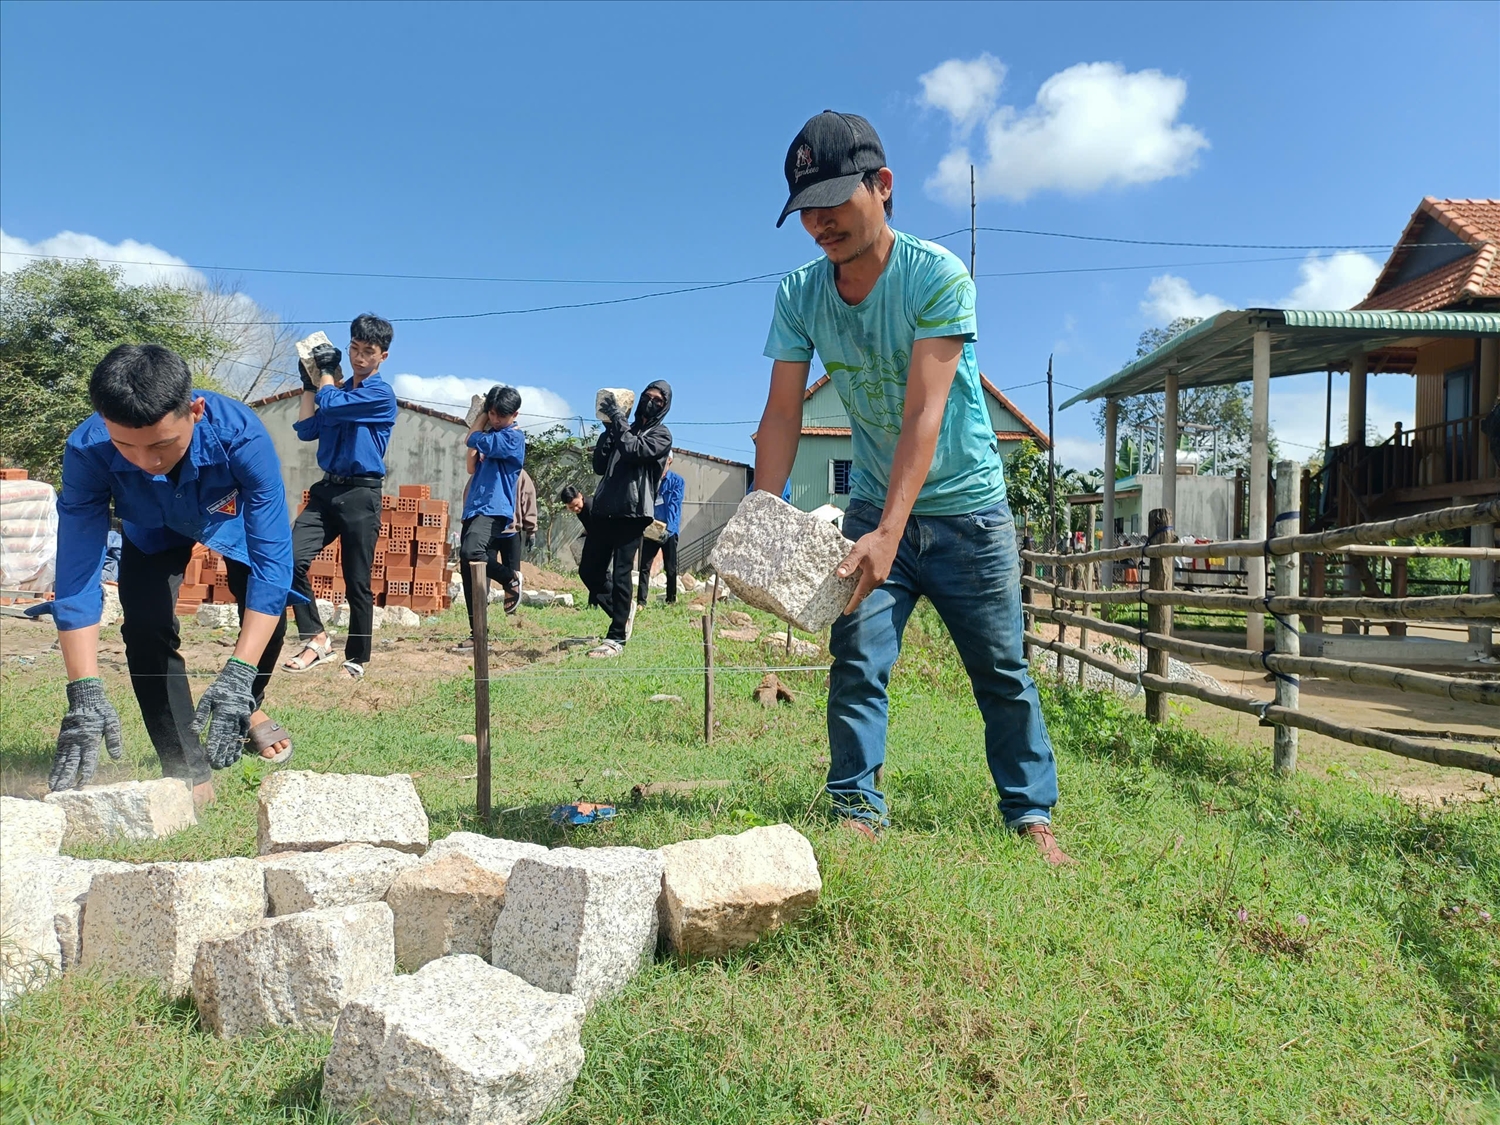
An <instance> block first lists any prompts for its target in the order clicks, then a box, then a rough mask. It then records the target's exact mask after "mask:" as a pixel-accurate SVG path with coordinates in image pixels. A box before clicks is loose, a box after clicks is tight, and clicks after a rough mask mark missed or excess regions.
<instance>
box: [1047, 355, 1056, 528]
mask: <svg viewBox="0 0 1500 1125" xmlns="http://www.w3.org/2000/svg"><path fill="white" fill-rule="evenodd" d="M1052 418H1053V414H1052V357H1051V356H1050V355H1049V356H1048V357H1047V519H1048V527H1049V529H1050V530H1051V534H1052V538H1051V540H1050V541H1049V542H1048V544H1047V550H1049V551H1055V550H1057V439H1056V438H1054V437H1053V436H1052Z"/></svg>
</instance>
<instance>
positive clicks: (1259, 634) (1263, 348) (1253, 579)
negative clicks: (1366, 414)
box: [1245, 328, 1271, 652]
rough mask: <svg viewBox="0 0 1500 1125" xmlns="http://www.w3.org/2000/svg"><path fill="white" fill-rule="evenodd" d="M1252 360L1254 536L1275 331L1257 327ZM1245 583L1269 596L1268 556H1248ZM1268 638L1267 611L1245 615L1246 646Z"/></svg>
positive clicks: (1261, 512) (1255, 647) (1262, 515)
mask: <svg viewBox="0 0 1500 1125" xmlns="http://www.w3.org/2000/svg"><path fill="white" fill-rule="evenodd" d="M1252 347H1253V352H1252V355H1251V361H1250V538H1251V539H1255V540H1263V539H1265V537H1266V470H1267V469H1268V468H1269V466H1268V465H1267V463H1266V450H1267V447H1268V445H1269V437H1270V415H1271V333H1270V331H1269V330H1268V329H1265V328H1260V329H1257V330H1256V333H1255V338H1254V340H1253V342H1252ZM1245 585H1246V587H1247V591H1246V592H1247V593H1249V594H1250V596H1251V597H1256V598H1263V597H1265V596H1266V560H1265V556H1264V555H1253V556H1251V557H1250V558H1248V559H1246V560H1245ZM1265 639H1266V619H1265V615H1264V614H1260V613H1249V614H1246V615H1245V647H1246V648H1247V649H1249V650H1250V651H1251V652H1260V651H1261V648H1262V646H1263V645H1264V643H1265Z"/></svg>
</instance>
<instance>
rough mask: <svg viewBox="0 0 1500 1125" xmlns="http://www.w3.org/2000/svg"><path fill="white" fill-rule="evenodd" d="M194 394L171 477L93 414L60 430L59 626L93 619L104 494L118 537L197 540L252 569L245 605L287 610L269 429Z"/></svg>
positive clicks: (284, 549) (164, 544)
mask: <svg viewBox="0 0 1500 1125" xmlns="http://www.w3.org/2000/svg"><path fill="white" fill-rule="evenodd" d="M194 397H195V398H200V399H202V400H203V403H204V410H203V417H202V419H201V420H200V421H199V422H198V423H197V425H195V426H194V427H193V440H192V443H191V444H190V445H189V446H188V451H187V453H186V454H184V455H183V459H182V462H181V468H180V470H179V472H178V476H177V481H176V483H173V481H172V480H171V478H170V477H167V476H152V475H150V474H149V473H147V472H146V471H145V470H143V469H138V468H136V467H135V466H134V465H132V464H131V463H130V462H129V461H127V460H126V459H125V458H124V457H123V456H121V454H120V452H119V450H117V449H116V448H115V447H114V444H113V443H112V442H111V441H110V440H109V431H108V430H106V429H105V427H104V419H103V418H101V417H99V415H97V414H93V415H90V416H89V418H87V419H86V420H85V421H84V422H83V424H82V425H80V426H79V427H78V428H77V429H76V430H74V431H73V432H72V433H71V434H69V435H68V442H67V445H66V447H65V448H64V450H63V473H62V477H63V479H62V492H61V493H60V494H59V495H58V499H57V598H56V601H54V602H52V603H50V608H51V610H52V614H53V616H54V618H55V619H56V621H57V627H58V628H59V629H62V630H68V629H82V628H84V627H86V626H89V625H97V624H98V623H99V618H100V616H101V612H102V610H103V606H104V588H103V586H102V585H101V584H100V574H101V572H102V570H103V568H104V555H105V550H106V548H107V545H108V542H109V506H110V501H111V500H113V501H114V506H115V514H116V515H117V516H119V517H120V519H121V521H122V522H123V524H124V534H125V538H126V539H129V540H130V542H131V543H133V544H135V546H137V547H139V548H140V549H141V550H142V551H144V552H145V553H147V554H156V553H157V552H159V551H165V550H168V549H170V548H172V547H182V546H187V545H189V544H192V543H202V544H203V545H204V546H206V547H209V548H210V549H212V550H215V551H218V552H219V554H221V555H223V556H224V557H225V558H229V559H234V560H235V561H236V562H241V563H244V564H245V565H246V566H248V567H249V568H250V578H249V581H248V582H247V583H246V586H245V608H246V609H253V610H255V611H256V612H257V613H269V614H272V615H280V614H282V613H284V612H285V611H286V607H287V594H288V592H289V591H290V590H291V587H292V521H291V518H290V517H289V516H288V515H287V510H286V489H285V488H284V487H283V486H282V483H281V461H280V460H279V459H278V458H277V456H276V447H275V446H274V445H272V444H271V435H270V434H269V433H267V432H266V427H265V426H264V425H263V424H262V423H261V420H260V419H259V418H257V417H256V416H255V414H254V412H252V411H251V410H250V409H249V407H247V406H244V405H243V404H242V403H239V402H236V401H235V400H234V399H232V398H226V397H225V396H224V395H219V394H214V393H213V392H212V391H195V392H194ZM297 600H299V601H300V600H301V599H300V598H298V599H297Z"/></svg>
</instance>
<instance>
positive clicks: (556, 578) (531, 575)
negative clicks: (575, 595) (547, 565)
mask: <svg viewBox="0 0 1500 1125" xmlns="http://www.w3.org/2000/svg"><path fill="white" fill-rule="evenodd" d="M521 578H522V579H523V580H524V581H525V583H526V585H528V586H530V587H531V588H532V589H534V590H568V589H572V588H575V587H576V588H578V589H582V588H583V584H582V583H581V582H579V581H578V579H577V577H573V578H565V577H563V576H562V575H561V574H558V573H557V572H556V571H554V570H543V569H542V568H541V567H539V566H532V565H531V563H529V562H523V563H522V564H521Z"/></svg>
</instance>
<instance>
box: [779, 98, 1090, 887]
mask: <svg viewBox="0 0 1500 1125" xmlns="http://www.w3.org/2000/svg"><path fill="white" fill-rule="evenodd" d="M784 171H785V175H786V182H787V187H788V189H789V192H790V195H789V198H788V200H787V204H786V206H785V208H783V210H782V212H781V218H780V219H779V220H777V224H776V225H777V226H780V225H781V223H782V222H784V221H785V220H786V217H787V216H788V215H790V214H792V213H794V212H799V213H800V216H801V220H802V226H803V227H804V229H806V231H807V233H808V234H809V235H811V236H812V238H813V239H814V241H816V242H817V244H818V247H819V249H821V250H822V252H823V257H821V258H818V259H817V260H815V261H813V262H810V263H808V264H807V265H805V266H803V267H802V268H801V269H799V270H796V271H795V272H793V273H791V274H789V275H788V276H787V277H786V278H785V279H783V280H782V282H781V286H780V288H779V289H778V291H777V294H776V311H775V316H774V318H773V320H772V324H771V331H770V336H769V338H768V340H767V342H766V350H765V354H766V356H767V357H768V358H769V359H771V361H772V366H771V389H770V394H769V396H768V398H767V401H766V409H765V414H764V416H763V417H762V419H761V424H760V430H759V432H758V434H757V439H756V454H755V486H756V487H757V488H759V489H762V490H763V491H766V492H770V493H772V494H773V495H774V494H777V493H779V492H781V489H782V486H783V484H784V483H785V482H786V480H787V478H788V476H789V475H790V473H791V470H792V463H793V461H794V459H795V458H796V455H797V442H798V438H799V437H800V435H801V428H802V401H803V397H804V393H805V391H806V389H807V379H808V372H809V369H810V366H811V361H812V357H813V354H814V353H815V352H816V353H817V355H818V358H819V359H820V360H821V361H822V363H823V367H824V369H825V370H826V371H827V373H828V375H829V377H830V379H831V380H832V382H833V385H834V387H835V389H836V390H837V391H838V394H839V398H840V399H841V400H842V401H843V403H844V407H845V409H846V410H847V411H848V412H849V418H850V427H851V432H852V441H853V462H854V464H853V470H852V474H851V487H850V492H851V497H850V503H849V508H848V512H847V514H846V515H845V517H844V525H843V529H844V534H845V535H846V536H848V537H849V538H851V539H853V540H855V543H854V547H853V549H852V550H851V551H850V552H849V555H848V557H847V558H845V559H844V561H843V562H842V563H840V564H839V568H838V572H839V573H840V574H841V575H855V574H857V575H858V584H857V586H856V587H855V591H854V595H853V597H851V598H850V600H849V605H848V607H847V608H846V609H845V611H844V614H843V616H841V617H840V618H839V619H838V621H837V622H836V623H835V624H834V626H833V633H832V637H831V641H830V645H829V648H830V651H831V653H832V655H833V668H832V671H831V675H830V678H829V690H828V740H829V746H830V755H829V758H830V764H829V770H828V792H829V794H830V796H831V797H832V799H833V803H834V807H835V810H836V811H837V812H838V813H839V814H840V815H841V816H843V817H845V818H846V819H845V821H844V823H845V824H847V825H849V826H850V827H854V828H857V829H859V830H860V831H861V832H863V833H865V834H867V835H869V836H872V837H873V836H874V835H876V833H877V832H878V830H879V829H880V827H881V826H883V825H884V824H885V820H886V803H885V794H884V793H882V792H880V790H879V789H878V788H877V787H876V786H877V784H878V781H879V776H880V770H881V768H882V766H883V765H884V763H885V742H886V726H887V714H888V698H887V695H886V685H887V684H888V683H889V682H890V674H891V668H892V666H893V665H894V664H895V663H896V657H897V655H898V653H899V652H900V647H901V634H902V632H903V631H904V630H905V628H906V622H907V619H908V618H909V617H910V615H911V612H912V609H913V608H914V607H915V605H916V602H917V598H918V597H920V596H922V595H926V597H927V598H928V599H929V600H930V601H931V602H932V604H933V607H934V608H935V609H936V610H937V611H938V613H939V615H940V616H941V617H942V619H943V621H944V623H945V624H946V625H947V626H948V629H949V632H951V633H952V635H953V641H954V644H955V645H956V647H957V648H958V651H959V655H960V656H961V657H962V658H963V662H964V666H965V668H967V669H968V672H969V678H970V680H971V681H972V683H973V688H974V696H975V699H976V700H977V702H978V704H979V709H980V712H981V713H982V714H983V716H984V724H985V752H986V757H987V758H988V760H989V767H990V773H991V775H992V776H993V778H994V781H995V786H996V788H997V790H998V791H999V794H1000V812H1001V815H1002V816H1003V817H1004V820H1005V823H1006V825H1007V826H1008V827H1011V828H1014V829H1015V830H1017V831H1019V832H1021V833H1024V834H1025V835H1027V836H1028V837H1030V838H1031V840H1032V841H1033V842H1034V843H1035V844H1036V845H1037V847H1038V848H1039V850H1040V851H1041V853H1042V855H1043V856H1044V857H1045V858H1046V860H1047V862H1049V863H1051V864H1054V865H1061V864H1067V863H1071V862H1072V861H1071V860H1070V859H1069V858H1068V856H1067V855H1066V854H1065V853H1064V852H1063V851H1062V849H1061V848H1060V847H1058V844H1057V840H1056V838H1055V837H1054V836H1053V833H1052V828H1051V820H1052V806H1053V805H1054V804H1056V802H1057V765H1056V762H1055V760H1054V758H1053V754H1052V744H1051V741H1050V739H1049V738H1048V736H1047V729H1046V727H1045V725H1044V724H1043V722H1042V710H1041V703H1040V700H1039V699H1038V697H1037V691H1036V686H1035V685H1034V684H1033V683H1032V681H1031V677H1030V675H1029V674H1028V672H1027V668H1026V663H1025V660H1024V659H1023V657H1022V650H1021V584H1020V559H1019V556H1018V555H1017V553H1016V534H1015V525H1014V523H1013V522H1012V520H1011V514H1010V508H1009V506H1008V505H1007V504H1006V502H1005V478H1004V475H1003V472H1002V469H1001V462H1000V454H999V448H998V445H997V443H996V439H995V434H994V431H993V430H991V428H990V422H989V413H988V410H987V408H986V406H985V403H984V397H983V392H982V390H981V387H980V382H979V367H978V364H977V363H976V361H975V357H974V341H975V340H976V339H977V337H978V331H977V328H976V325H975V319H974V282H973V279H972V278H970V277H969V274H968V271H967V270H965V269H964V266H963V263H962V262H960V261H959V260H958V259H957V258H956V257H954V256H953V254H951V253H949V251H947V250H946V249H944V248H943V247H941V246H938V245H935V244H934V243H930V242H923V241H921V240H920V239H917V238H913V237H912V236H910V235H908V234H903V233H900V232H897V231H894V230H892V229H891V227H890V226H889V224H888V221H887V220H888V219H889V216H890V213H891V188H892V176H891V170H890V169H889V168H887V167H886V164H885V151H884V149H883V148H882V146H881V144H880V138H879V137H878V136H877V135H876V133H875V130H874V129H873V128H872V127H871V125H870V123H869V122H868V121H866V120H865V119H864V118H863V117H857V116H855V115H853V114H842V113H834V112H832V111H826V112H824V113H821V114H819V115H818V116H817V117H814V118H812V119H811V120H810V121H808V122H807V124H806V125H804V126H803V127H802V131H801V132H800V133H799V134H798V135H797V136H796V138H795V139H794V140H793V141H792V144H791V147H790V148H789V149H788V150H787V155H786V162H785V168H784Z"/></svg>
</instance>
